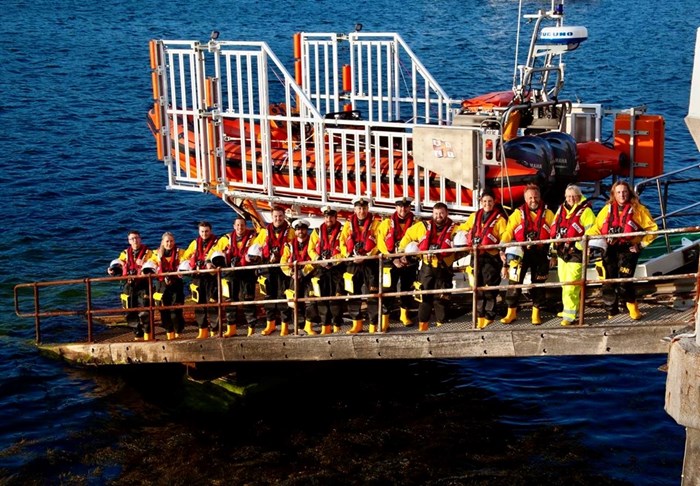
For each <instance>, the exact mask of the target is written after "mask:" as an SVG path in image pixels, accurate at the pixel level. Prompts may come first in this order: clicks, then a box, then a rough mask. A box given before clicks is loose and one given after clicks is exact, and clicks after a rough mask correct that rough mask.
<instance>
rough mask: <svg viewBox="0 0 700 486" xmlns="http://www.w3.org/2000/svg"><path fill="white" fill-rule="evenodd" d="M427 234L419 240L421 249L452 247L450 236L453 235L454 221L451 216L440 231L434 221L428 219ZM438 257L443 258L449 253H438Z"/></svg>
mask: <svg viewBox="0 0 700 486" xmlns="http://www.w3.org/2000/svg"><path fill="white" fill-rule="evenodd" d="M423 224H425V234H424V235H423V237H422V238H421V239H420V241H419V242H418V248H419V249H420V251H428V250H437V249H443V250H446V249H448V248H452V240H450V236H451V235H452V230H453V228H454V225H455V224H454V223H453V222H452V220H451V219H450V218H447V220H446V221H445V224H444V226H443V228H442V230H441V231H440V232H439V233H438V231H437V228H436V227H435V225H434V224H433V221H432V220H430V221H426V222H425V223H423ZM436 256H437V257H438V259H440V260H442V259H443V258H444V257H446V256H447V255H446V254H444V253H438V254H436Z"/></svg>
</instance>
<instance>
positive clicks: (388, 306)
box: [377, 197, 418, 332]
mask: <svg viewBox="0 0 700 486" xmlns="http://www.w3.org/2000/svg"><path fill="white" fill-rule="evenodd" d="M412 202H413V200H412V199H411V198H407V197H404V198H401V199H398V200H396V211H395V212H394V213H393V214H392V215H391V216H389V217H388V218H385V219H383V220H382V222H381V223H379V226H378V227H377V246H378V247H379V252H380V253H382V254H384V255H389V254H391V253H396V252H397V251H398V248H399V243H400V242H401V238H403V235H404V234H406V231H407V230H408V228H410V227H411V226H412V225H413V223H416V222H417V221H418V218H416V217H415V216H414V214H413V212H412V211H411V203H412ZM384 272H385V274H388V275H383V276H380V279H381V280H382V282H383V285H384V287H385V288H384V291H385V292H396V291H397V290H398V291H401V292H408V291H410V290H411V289H412V288H413V283H414V282H415V281H416V274H417V273H418V262H409V263H408V264H404V263H403V261H402V260H401V258H393V259H392V260H391V261H388V262H387V263H386V266H385V267H384ZM397 300H398V301H399V302H400V309H401V311H400V312H401V314H400V317H399V319H400V320H401V323H402V324H403V325H404V326H412V325H413V319H411V317H410V315H409V312H411V311H412V310H413V308H414V306H415V299H414V298H413V296H412V295H403V296H401V297H399V298H398V299H397V298H396V297H384V298H383V299H382V332H386V331H387V330H388V329H389V314H390V313H391V312H392V310H394V309H395V306H396V304H397Z"/></svg>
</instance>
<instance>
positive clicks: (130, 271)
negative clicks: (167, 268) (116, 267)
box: [122, 245, 148, 275]
mask: <svg viewBox="0 0 700 486" xmlns="http://www.w3.org/2000/svg"><path fill="white" fill-rule="evenodd" d="M124 251H125V252H126V265H124V267H123V268H122V272H123V274H124V275H138V274H139V272H140V271H141V266H142V265H143V263H144V262H143V257H144V255H145V254H146V253H147V252H148V247H147V246H146V245H141V246H140V247H139V249H138V254H137V255H134V249H133V248H131V247H129V248H127V249H126V250H124ZM139 261H140V262H141V263H138V262H139Z"/></svg>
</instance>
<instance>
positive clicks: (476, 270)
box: [467, 244, 479, 329]
mask: <svg viewBox="0 0 700 486" xmlns="http://www.w3.org/2000/svg"><path fill="white" fill-rule="evenodd" d="M477 247H478V245H477V244H474V245H473V246H472V248H471V255H472V274H473V275H474V284H473V285H472V286H471V287H472V329H476V328H477V326H476V323H477V316H476V307H477V295H476V292H477V288H478V287H479V280H478V278H479V277H478V276H479V254H478V252H477ZM467 278H469V275H467Z"/></svg>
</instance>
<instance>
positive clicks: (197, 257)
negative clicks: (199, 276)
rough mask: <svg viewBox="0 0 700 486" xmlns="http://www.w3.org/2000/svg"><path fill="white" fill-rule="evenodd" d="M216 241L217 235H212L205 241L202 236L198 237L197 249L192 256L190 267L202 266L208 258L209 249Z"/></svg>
mask: <svg viewBox="0 0 700 486" xmlns="http://www.w3.org/2000/svg"><path fill="white" fill-rule="evenodd" d="M214 243H216V236H214V235H211V236H210V237H209V239H208V240H207V241H204V240H203V239H202V237H201V236H198V237H197V249H196V250H195V252H194V255H192V257H191V258H190V268H202V267H203V266H204V262H205V261H206V259H207V255H208V254H209V250H211V248H212V246H214Z"/></svg>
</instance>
